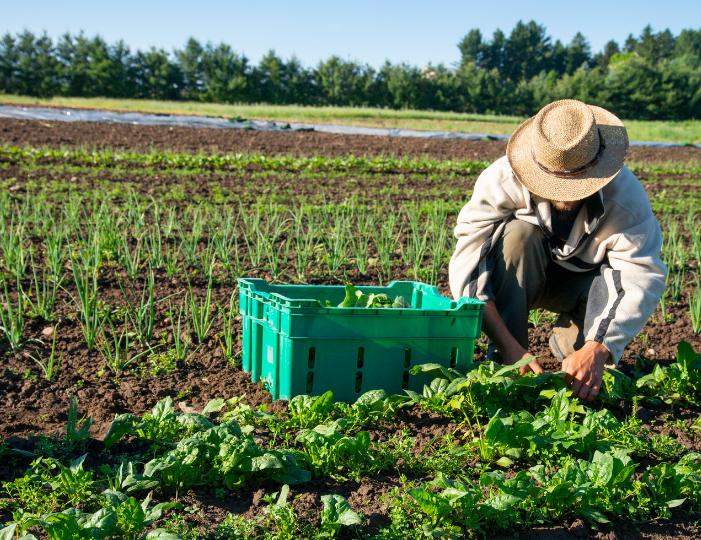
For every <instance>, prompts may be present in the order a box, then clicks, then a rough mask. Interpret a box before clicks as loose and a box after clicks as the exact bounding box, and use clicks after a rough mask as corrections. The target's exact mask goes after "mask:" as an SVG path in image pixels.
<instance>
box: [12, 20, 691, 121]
mask: <svg viewBox="0 0 701 540" xmlns="http://www.w3.org/2000/svg"><path fill="white" fill-rule="evenodd" d="M699 42H701V37H700V36H699V32H698V30H691V29H689V30H683V31H682V32H681V33H680V34H679V36H674V35H672V34H671V33H670V32H669V30H666V31H663V32H658V33H655V32H653V31H652V29H651V28H650V27H649V26H648V27H646V28H645V29H643V31H642V33H641V34H640V36H639V37H638V38H634V37H632V36H631V37H630V38H629V39H628V40H627V41H626V44H625V47H624V48H623V50H621V47H620V46H619V45H618V44H617V43H616V42H615V41H609V42H608V43H607V44H606V46H605V47H604V49H603V50H602V51H601V52H599V53H597V54H595V55H592V52H591V49H590V46H589V43H588V41H587V40H586V38H585V37H584V36H583V35H582V34H581V33H577V34H576V35H575V36H574V37H573V38H572V40H571V42H570V43H568V44H563V43H561V42H560V41H559V40H555V41H553V40H552V39H551V37H550V36H548V35H547V32H546V29H545V27H543V26H542V25H540V24H538V23H536V22H535V21H528V22H524V21H519V22H518V23H516V25H515V26H514V28H513V29H512V30H511V32H510V33H509V34H508V35H506V34H505V33H504V32H502V31H501V30H496V31H495V32H494V34H493V37H492V39H491V40H485V39H483V37H482V34H481V33H480V31H479V30H477V29H473V30H471V31H469V32H468V33H467V34H466V36H465V37H464V38H463V39H462V40H461V41H460V42H459V43H458V44H457V45H458V48H459V50H460V54H461V60H460V64H459V65H458V66H457V67H456V68H455V69H452V68H448V67H446V66H445V65H443V64H437V65H436V64H431V65H429V66H427V67H424V68H418V67H416V66H411V65H408V64H391V63H389V62H386V63H385V64H384V65H382V66H381V67H380V68H379V69H374V68H372V67H370V66H368V65H366V64H362V63H358V62H354V61H351V60H344V59H342V58H339V57H338V56H331V57H329V58H327V59H325V60H322V61H321V62H319V64H318V65H316V66H315V67H311V68H309V67H304V66H302V65H301V64H300V63H299V61H298V60H297V59H296V58H290V59H288V60H283V59H281V58H279V57H278V56H277V55H276V54H275V53H274V52H272V51H271V52H269V53H268V54H266V55H265V56H264V57H263V58H262V59H261V60H260V62H259V64H258V65H251V64H249V62H248V61H247V59H246V58H245V56H243V55H241V54H240V53H238V52H236V51H234V50H233V49H232V48H231V47H230V46H229V45H226V44H224V43H218V44H214V43H207V44H200V43H199V42H198V41H196V40H194V39H192V38H190V40H188V42H187V43H186V45H185V46H184V47H183V48H182V49H179V50H176V51H175V52H174V54H169V53H168V52H166V51H164V50H162V49H150V50H147V51H141V50H138V51H134V52H132V51H130V50H129V49H128V48H127V47H126V46H125V45H124V43H122V42H118V43H116V44H113V45H108V44H107V43H105V42H104V40H102V38H100V37H99V36H96V37H94V38H87V37H86V36H84V35H82V34H79V35H77V36H72V35H70V34H66V35H64V36H62V37H61V38H60V39H59V40H58V41H57V42H56V43H54V41H53V40H52V39H51V38H50V37H48V36H47V35H45V34H44V35H41V36H35V35H34V34H32V33H31V32H29V31H23V32H21V33H19V34H17V35H11V34H9V33H7V34H5V35H4V36H3V37H2V39H1V40H0V59H3V65H5V69H3V70H2V71H0V91H3V92H5V93H8V94H24V95H31V96H53V95H63V96H86V97H89V96H108V97H121V98H147V99H160V100H163V99H189V100H193V101H204V102H218V103H274V104H291V103H295V104H299V105H325V106H329V105H335V106H338V105H341V106H352V107H367V106H373V107H379V108H391V109H419V110H421V109H422V110H433V111H465V112H475V111H481V112H497V113H501V114H518V115H523V114H532V113H533V112H535V110H536V109H537V108H538V107H540V106H542V105H544V104H545V103H547V102H549V101H552V100H554V99H559V98H563V97H574V98H579V99H583V100H588V101H592V102H594V103H596V104H598V105H602V106H608V107H610V108H612V109H614V110H616V111H617V112H618V113H619V114H620V115H622V116H624V117H627V118H674V119H685V118H698V117H699V100H698V96H697V95H696V89H697V88H698V86H699V74H698V66H699V63H701V52H700V51H699V49H700V48H701V47H700V46H699ZM237 120H239V121H245V120H244V119H237Z"/></svg>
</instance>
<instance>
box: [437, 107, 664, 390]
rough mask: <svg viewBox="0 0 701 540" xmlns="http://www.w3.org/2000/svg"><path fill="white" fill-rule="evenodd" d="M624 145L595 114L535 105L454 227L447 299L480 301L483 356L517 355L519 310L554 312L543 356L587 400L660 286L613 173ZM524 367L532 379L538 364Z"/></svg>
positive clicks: (655, 252)
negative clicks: (558, 363)
mask: <svg viewBox="0 0 701 540" xmlns="http://www.w3.org/2000/svg"><path fill="white" fill-rule="evenodd" d="M627 149H628V134H627V132H626V129H625V127H624V126H623V123H622V122H621V121H620V120H619V119H618V118H617V117H616V116H615V115H613V114H612V113H610V112H608V111H606V110H605V109H602V108H600V107H596V106H593V105H586V104H585V103H582V102H580V101H576V100H571V99H566V100H561V101H556V102H554V103H551V104H549V105H546V106H545V107H544V108H543V109H541V110H540V111H539V112H538V114H537V115H536V116H534V117H532V118H529V119H528V120H526V121H525V122H524V123H523V124H521V125H520V126H519V127H518V128H517V129H516V131H515V132H514V134H513V135H512V136H511V139H510V140H509V143H508V146H507V149H506V156H504V157H502V158H500V159H498V160H497V161H495V162H494V163H493V164H492V165H490V166H489V167H488V168H487V169H485V170H484V171H483V172H482V174H481V175H480V176H479V178H478V179H477V182H476V184H475V188H474V192H473V194H472V198H471V199H470V201H469V202H468V203H467V204H466V205H465V207H464V208H463V209H462V210H461V212H460V215H459V216H458V223H457V227H456V228H455V236H456V237H457V239H458V242H457V246H456V248H455V253H454V254H453V257H452V259H451V261H450V287H451V291H452V293H453V296H454V297H455V298H459V297H461V296H473V297H477V298H479V299H481V300H484V301H486V303H487V304H486V306H485V313H484V326H483V329H484V331H485V333H486V334H487V337H489V339H490V347H489V352H488V356H489V357H490V358H491V359H493V360H496V361H501V362H504V363H506V364H512V363H515V362H517V361H518V360H520V359H522V358H524V357H526V356H528V355H529V353H528V314H529V311H530V310H531V309H534V308H544V309H547V310H549V311H553V312H555V313H558V314H559V318H558V320H557V322H556V324H555V328H554V329H553V333H552V336H551V337H550V349H551V350H552V352H553V354H554V355H555V357H556V358H558V359H559V360H562V370H563V371H564V372H565V373H566V374H567V380H568V382H569V384H570V385H571V387H572V391H573V393H574V395H576V396H579V397H580V398H582V399H587V400H591V399H594V398H595V397H596V396H597V395H598V393H599V390H600V388H601V380H602V376H603V373H604V365H605V364H606V363H608V362H611V361H612V362H614V363H618V361H619V360H620V358H621V356H622V354H623V350H624V348H625V347H626V345H627V344H628V342H629V341H630V340H631V339H632V338H633V337H634V336H636V335H637V334H638V333H639V332H640V330H641V329H642V327H643V325H644V324H645V321H646V320H647V319H648V317H649V316H650V315H651V314H652V313H653V312H654V310H655V307H656V305H657V302H658V301H659V299H660V296H661V295H662V292H663V290H664V283H665V274H666V268H665V265H664V264H663V263H662V261H661V260H660V247H661V241H662V240H661V239H662V237H661V232H660V226H659V224H658V222H657V219H656V218H655V216H654V215H653V213H652V208H651V207H650V202H649V200H648V198H647V195H646V193H645V190H644V189H643V187H642V185H641V184H640V182H639V181H638V179H637V178H636V177H635V175H634V174H633V173H632V172H631V171H630V170H629V169H628V168H627V167H625V166H624V165H623V160H624V158H625V154H626V151H627ZM528 370H532V371H534V372H536V373H540V372H542V371H543V369H542V367H541V366H540V365H539V364H538V361H537V360H534V361H533V362H531V363H530V364H528V366H527V368H525V369H524V371H528Z"/></svg>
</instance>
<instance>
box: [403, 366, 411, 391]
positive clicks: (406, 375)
mask: <svg viewBox="0 0 701 540" xmlns="http://www.w3.org/2000/svg"><path fill="white" fill-rule="evenodd" d="M407 388H409V372H408V371H406V370H405V371H404V373H402V390H406V389H407Z"/></svg>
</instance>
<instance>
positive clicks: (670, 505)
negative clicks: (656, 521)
mask: <svg viewBox="0 0 701 540" xmlns="http://www.w3.org/2000/svg"><path fill="white" fill-rule="evenodd" d="M685 501H686V499H673V500H671V501H667V508H676V507H677V506H681V505H682V504H684V502H685Z"/></svg>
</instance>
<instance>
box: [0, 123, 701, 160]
mask: <svg viewBox="0 0 701 540" xmlns="http://www.w3.org/2000/svg"><path fill="white" fill-rule="evenodd" d="M0 142H3V143H4V144H14V145H31V146H88V147H94V146H96V147H100V148H116V149H138V150H149V149H156V150H170V151H185V152H206V153H210V152H226V153H231V152H254V153H262V154H291V155H317V154H323V155H328V156H341V155H349V154H352V155H359V156H360V155H368V156H369V155H372V156H377V155H393V156H430V157H434V158H437V159H483V160H492V159H496V158H498V157H500V156H502V155H504V152H505V149H506V143H505V142H504V141H492V140H485V141H464V140H455V139H414V138H401V137H377V136H371V135H335V134H330V133H315V132H302V133H295V132H292V133H287V132H263V131H247V130H240V129H231V130H227V129H212V128H188V127H166V126H133V125H128V124H99V123H92V122H45V121H35V120H16V119H9V118H0ZM628 159H630V160H632V161H701V148H695V147H675V148H648V147H631V149H630V151H629V154H628Z"/></svg>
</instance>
